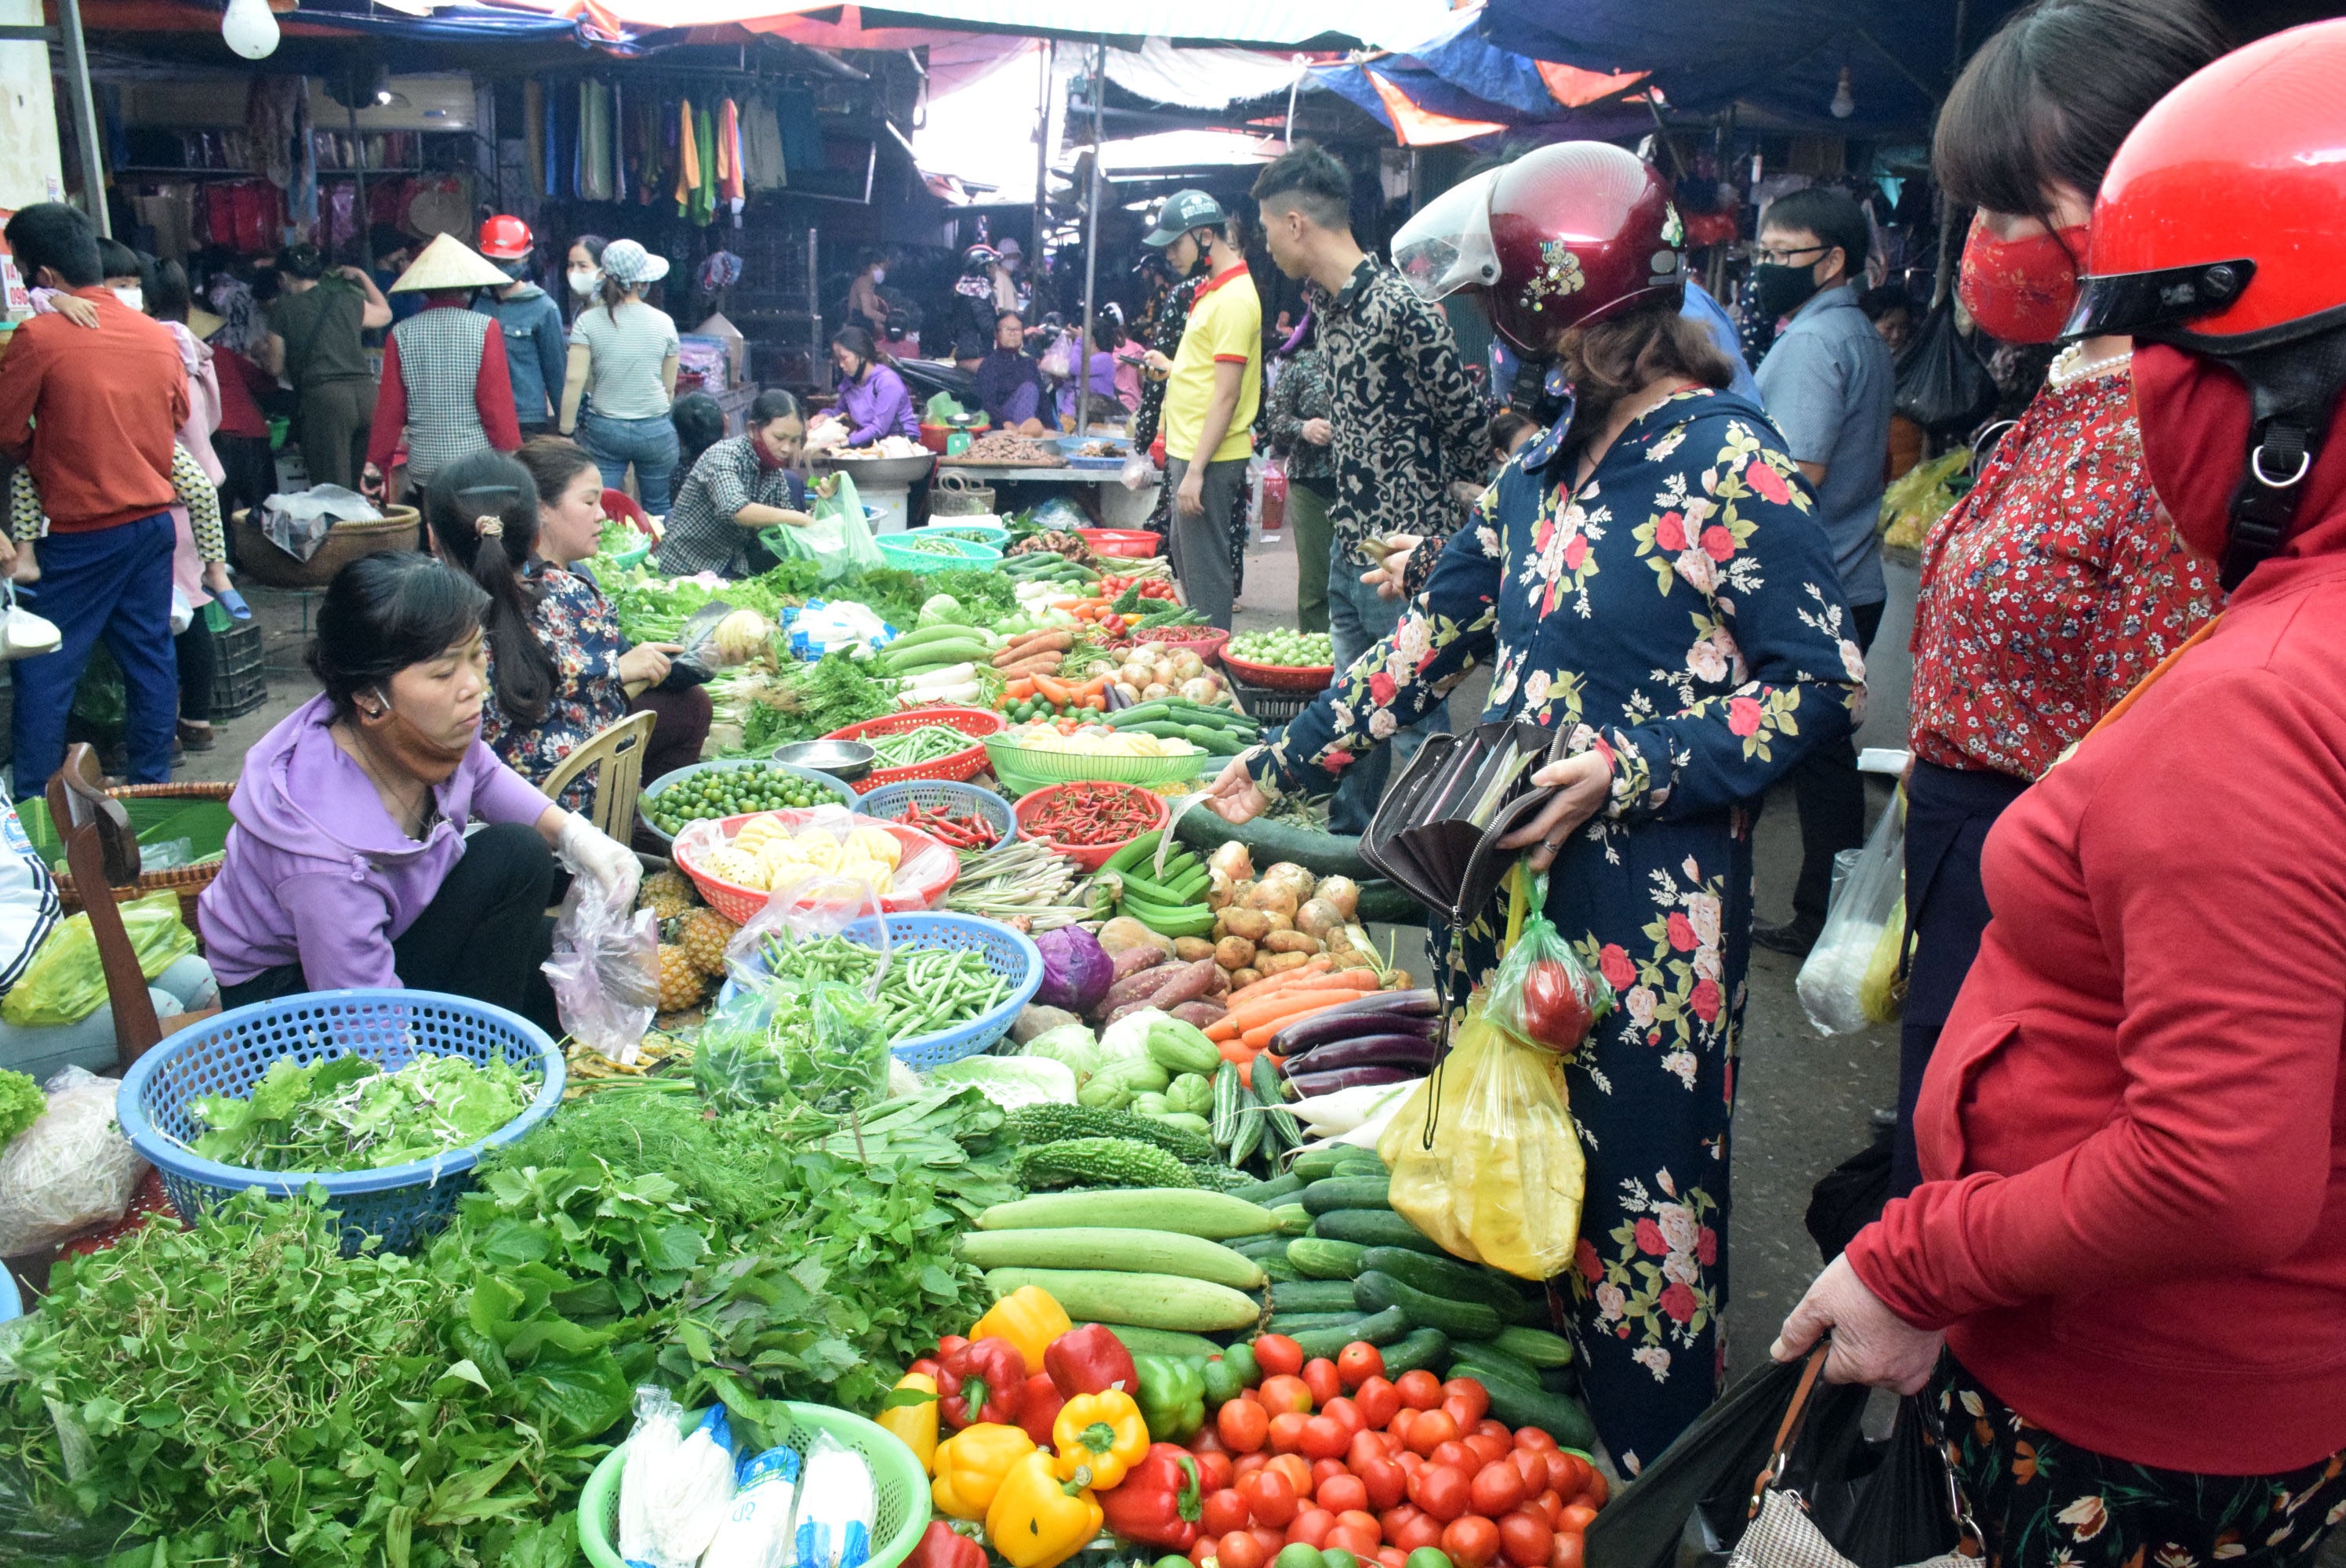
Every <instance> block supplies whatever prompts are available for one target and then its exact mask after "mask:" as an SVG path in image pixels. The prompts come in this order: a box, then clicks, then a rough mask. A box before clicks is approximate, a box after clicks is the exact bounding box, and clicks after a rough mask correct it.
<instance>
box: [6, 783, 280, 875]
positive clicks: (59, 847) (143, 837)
mask: <svg viewBox="0 0 2346 1568" xmlns="http://www.w3.org/2000/svg"><path fill="white" fill-rule="evenodd" d="M142 788H144V789H169V790H172V791H174V792H173V793H171V794H168V795H163V794H157V795H143V794H139V793H137V790H138V789H142ZM186 788H187V787H186V786H184V785H161V786H155V785H148V786H132V787H130V788H128V789H116V790H111V791H108V793H110V794H112V795H113V797H114V799H115V801H116V803H117V804H118V805H120V806H121V808H122V809H123V811H124V812H125V813H126V814H127V815H128V817H129V819H130V830H131V832H132V833H134V834H135V835H137V837H138V847H139V848H140V849H141V850H152V849H154V848H156V847H157V846H158V845H163V844H168V843H172V842H174V841H175V840H180V839H185V840H189V846H190V848H191V849H192V850H193V851H194V852H193V853H192V854H191V855H190V856H189V858H188V859H186V860H182V861H180V862H179V863H180V864H181V865H201V864H203V863H204V862H205V861H207V860H219V858H220V856H221V855H222V854H223V853H225V852H226V850H227V849H228V830H229V829H230V826H232V825H233V823H234V819H233V818H231V817H230V815H229V810H228V801H227V800H226V799H222V798H219V797H216V796H215V797H207V796H201V795H194V794H184V793H179V791H180V790H183V789H186ZM16 817H17V820H19V821H21V822H23V823H24V825H25V836H26V838H27V839H30V840H32V841H33V852H34V853H35V854H36V855H38V856H40V857H41V861H42V863H43V864H44V865H46V866H47V867H49V868H50V869H51V870H52V871H59V872H62V871H65V869H66V867H65V860H66V847H65V844H64V842H63V840H60V839H58V837H57V830H56V825H55V824H54V823H52V822H51V821H50V820H49V805H48V802H47V801H46V800H45V799H42V798H40V797H39V796H37V795H36V796H35V797H33V798H32V799H29V800H20V801H18V802H17V803H16Z"/></svg>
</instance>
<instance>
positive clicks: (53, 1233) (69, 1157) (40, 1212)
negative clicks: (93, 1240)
mask: <svg viewBox="0 0 2346 1568" xmlns="http://www.w3.org/2000/svg"><path fill="white" fill-rule="evenodd" d="M121 1087H122V1085H121V1084H119V1083H117V1082H116V1081H115V1080H114V1079H112V1078H101V1077H98V1076H97V1074H92V1073H87V1072H84V1071H83V1070H82V1069H81V1068H79V1067H67V1068H66V1069H65V1071H63V1072H61V1073H59V1074H57V1075H56V1076H55V1077H53V1078H51V1079H50V1080H49V1081H48V1083H47V1084H46V1085H44V1088H45V1089H46V1093H47V1095H48V1106H47V1108H46V1110H44V1111H43V1112H42V1113H41V1116H40V1119H39V1120H38V1121H36V1122H35V1123H34V1124H33V1125H31V1126H29V1127H27V1128H26V1129H25V1130H24V1131H23V1132H22V1133H19V1134H18V1135H16V1136H15V1138H13V1139H11V1140H9V1143H8V1146H7V1147H6V1148H5V1149H0V1257H15V1256H17V1255H18V1254H20V1253H26V1252H37V1251H39V1250H41V1249H42V1248H44V1247H55V1246H56V1244H57V1243H58V1242H60V1241H65V1240H67V1239H69V1238H70V1237H75V1236H78V1235H79V1234H81V1233H82V1232H83V1231H85V1230H87V1229H88V1228H89V1227H92V1226H95V1225H109V1224H111V1223H113V1222H114V1221H115V1220H117V1219H120V1218H121V1217H122V1215H123V1211H124V1210H125V1209H127V1208H128V1207H130V1194H131V1191H132V1189H134V1188H135V1187H137V1186H138V1178H139V1176H142V1175H143V1174H145V1172H146V1169H147V1162H146V1161H145V1160H143V1159H140V1158H139V1157H138V1150H136V1149H134V1148H132V1147H131V1146H130V1140H129V1139H128V1138H126V1137H124V1136H123V1135H122V1129H121V1127H119V1126H118V1125H116V1123H115V1119H114V1100H115V1095H116V1093H117V1091H118V1090H119V1089H120V1088H121Z"/></svg>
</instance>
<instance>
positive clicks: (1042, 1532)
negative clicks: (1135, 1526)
mask: <svg viewBox="0 0 2346 1568" xmlns="http://www.w3.org/2000/svg"><path fill="white" fill-rule="evenodd" d="M972 1430H974V1429H972ZM1102 1517H1103V1515H1102V1513H1101V1511H1100V1505H1099V1503H1098V1502H1097V1501H1096V1499H1094V1498H1093V1496H1092V1490H1091V1488H1090V1487H1088V1486H1085V1485H1083V1484H1082V1483H1081V1482H1078V1481H1061V1480H1060V1479H1059V1478H1058V1477H1057V1476H1056V1475H1054V1474H1053V1473H1052V1472H1051V1456H1050V1455H1049V1454H1047V1453H1045V1452H1044V1451H1042V1450H1040V1449H1036V1450H1035V1451H1034V1452H1032V1453H1030V1454H1027V1455H1026V1456H1025V1458H1023V1459H1021V1460H1019V1461H1018V1462H1017V1463H1015V1464H1014V1465H1012V1466H1011V1467H1010V1473H1009V1475H1008V1476H1006V1477H1005V1478H1004V1480H1003V1482H1002V1489H1001V1490H1000V1491H999V1492H995V1493H994V1506H993V1507H991V1508H989V1509H987V1510H986V1511H985V1538H986V1540H987V1541H989V1542H990V1543H993V1546H994V1550H995V1551H996V1552H999V1553H1002V1555H1003V1557H1004V1558H1005V1560H1006V1561H1008V1563H1010V1568H1057V1564H1059V1563H1064V1562H1066V1560H1067V1559H1068V1558H1070V1557H1073V1556H1074V1555H1075V1554H1076V1553H1078V1552H1081V1551H1082V1550H1083V1549H1084V1548H1085V1547H1086V1546H1088V1545H1090V1544H1091V1543H1092V1539H1093V1537H1095V1536H1096V1535H1097V1534H1098V1533H1099V1531H1100V1521H1101V1519H1102Z"/></svg>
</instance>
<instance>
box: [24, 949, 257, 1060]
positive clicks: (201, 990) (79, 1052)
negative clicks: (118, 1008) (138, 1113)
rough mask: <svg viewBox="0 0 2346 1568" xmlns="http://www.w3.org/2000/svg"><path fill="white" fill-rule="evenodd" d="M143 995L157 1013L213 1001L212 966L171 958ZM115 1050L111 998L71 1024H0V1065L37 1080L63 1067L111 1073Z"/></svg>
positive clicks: (216, 990)
mask: <svg viewBox="0 0 2346 1568" xmlns="http://www.w3.org/2000/svg"><path fill="white" fill-rule="evenodd" d="M147 999H148V1001H149V1002H152V1003H154V1004H155V1016H156V1017H158V1018H172V1017H177V1016H178V1015H179V1014H180V1013H194V1012H196V1011H198V1010H199V1009H201V1008H206V1007H209V1006H210V1005H211V1004H212V1003H215V1002H218V1001H219V985H218V984H217V983H215V982H214V981H213V979H212V970H211V965H209V964H208V963H206V962H204V961H203V960H202V959H200V958H198V957H197V956H196V955H195V954H194V953H192V952H191V953H189V954H188V956H187V957H185V958H175V959H173V960H172V961H171V962H170V963H169V964H168V965H167V966H166V967H165V969H164V971H163V972H162V973H160V974H158V975H157V976H156V977H155V978H154V979H152V980H150V981H148V983H147ZM119 1054H120V1053H119V1051H118V1049H117V1047H116V1045H115V1043H114V1004H113V1003H110V1002H101V1003H98V1006H97V1012H95V1013H91V1014H90V1015H89V1016H88V1017H87V1018H78V1019H76V1020H75V1021H74V1022H73V1023H42V1024H35V1023H5V1022H0V1069H5V1071H7V1072H11V1073H23V1074H26V1075H27V1076H28V1077H30V1078H31V1079H32V1080H33V1081H34V1082H35V1083H36V1084H41V1083H46V1082H47V1081H48V1079H49V1077H50V1075H51V1074H56V1073H62V1072H63V1071H65V1070H66V1068H67V1067H79V1068H81V1069H82V1070H83V1071H85V1072H89V1073H99V1074H104V1073H108V1072H111V1071H112V1070H113V1068H114V1064H115V1061H116V1059H117V1056H118V1055H119Z"/></svg>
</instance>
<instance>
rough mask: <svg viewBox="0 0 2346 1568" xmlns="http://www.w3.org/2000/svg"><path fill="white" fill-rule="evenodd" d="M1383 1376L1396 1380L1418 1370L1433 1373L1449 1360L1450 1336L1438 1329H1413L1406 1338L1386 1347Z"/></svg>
mask: <svg viewBox="0 0 2346 1568" xmlns="http://www.w3.org/2000/svg"><path fill="white" fill-rule="evenodd" d="M1384 1352H1385V1357H1384V1359H1385V1376H1386V1377H1388V1378H1398V1377H1400V1376H1401V1375H1402V1374H1403V1372H1414V1371H1416V1370H1418V1369H1420V1368H1423V1369H1425V1370H1426V1371H1429V1372H1430V1371H1433V1370H1435V1369H1437V1368H1439V1367H1441V1366H1443V1365H1445V1364H1447V1362H1448V1361H1449V1359H1450V1336H1449V1335H1447V1334H1445V1333H1443V1331H1442V1330H1441V1329H1411V1330H1410V1331H1409V1334H1408V1337H1407V1338H1405V1339H1401V1340H1398V1341H1396V1342H1395V1343H1393V1344H1391V1345H1387V1346H1386V1347H1385V1348H1384Z"/></svg>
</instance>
